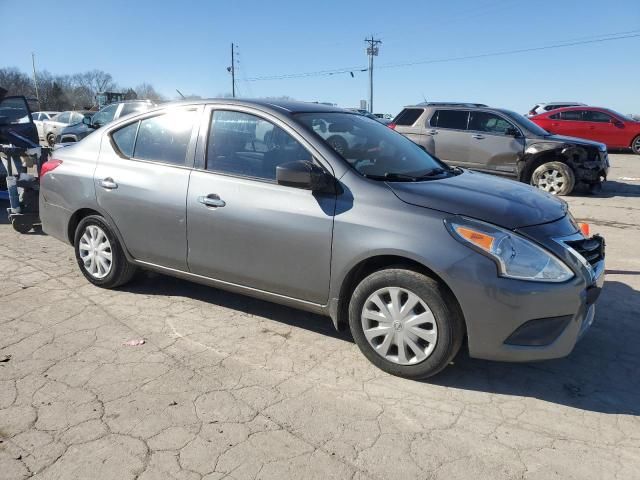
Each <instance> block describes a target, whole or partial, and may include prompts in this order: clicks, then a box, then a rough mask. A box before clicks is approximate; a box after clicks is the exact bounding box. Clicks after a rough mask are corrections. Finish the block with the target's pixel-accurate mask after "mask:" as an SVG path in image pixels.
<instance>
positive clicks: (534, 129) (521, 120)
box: [500, 110, 551, 137]
mask: <svg viewBox="0 0 640 480" xmlns="http://www.w3.org/2000/svg"><path fill="white" fill-rule="evenodd" d="M500 111H501V112H502V113H504V114H505V115H507V116H508V117H509V118H511V120H513V121H514V122H516V123H517V124H518V125H520V126H521V127H522V128H524V129H525V130H529V131H530V132H531V133H533V134H534V135H540V136H541V137H546V136H547V135H551V134H550V133H549V132H547V131H546V130H545V129H544V128H542V127H541V126H540V125H537V124H535V123H533V122H532V121H531V120H529V119H528V118H527V117H525V116H524V115H520V114H519V113H516V112H512V111H511V110H500Z"/></svg>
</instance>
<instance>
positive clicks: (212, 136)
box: [187, 107, 336, 304]
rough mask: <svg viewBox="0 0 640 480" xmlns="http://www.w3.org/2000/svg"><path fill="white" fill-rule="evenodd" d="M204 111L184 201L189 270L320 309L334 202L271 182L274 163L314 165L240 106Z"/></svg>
mask: <svg viewBox="0 0 640 480" xmlns="http://www.w3.org/2000/svg"><path fill="white" fill-rule="evenodd" d="M210 112H211V115H210V119H209V118H208V119H207V125H206V126H204V125H203V126H202V127H201V131H203V132H205V134H203V135H201V136H200V139H199V143H198V154H197V162H200V163H201V165H200V167H201V168H198V169H195V170H194V171H193V173H192V174H191V181H190V184H189V194H188V198H187V215H188V222H187V225H188V227H187V229H188V241H189V256H188V261H189V269H190V271H191V272H192V273H195V274H198V275H203V276H206V277H210V278H214V279H216V280H220V281H224V282H228V283H231V284H234V285H241V286H244V287H250V288H253V289H257V290H261V291H266V292H270V293H274V294H278V295H284V296H287V297H293V298H296V299H300V300H304V301H307V302H312V303H317V304H325V303H326V302H327V301H328V295H329V275H330V264H331V241H332V235H333V218H334V212H335V204H336V195H335V193H318V192H311V191H310V190H303V189H299V188H294V187H288V186H283V185H278V184H277V183H276V181H275V178H276V167H277V165H279V164H281V163H284V162H289V161H295V160H309V161H314V162H316V163H317V164H319V165H322V163H321V162H318V161H317V160H315V159H314V154H313V153H312V149H311V147H310V146H309V145H308V144H306V142H305V141H304V139H303V138H302V137H301V136H300V135H299V134H297V133H296V132H295V131H293V130H291V129H290V128H289V127H288V126H287V125H286V124H284V123H282V122H281V121H279V120H277V119H274V118H271V117H269V116H267V115H266V114H262V113H259V112H254V111H253V110H251V109H245V108H241V107H238V108H237V109H234V108H231V107H225V108H224V109H211V110H210ZM324 168H325V169H326V170H328V171H330V169H329V168H328V166H326V165H325V166H324Z"/></svg>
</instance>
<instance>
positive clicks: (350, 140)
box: [295, 112, 446, 180]
mask: <svg viewBox="0 0 640 480" xmlns="http://www.w3.org/2000/svg"><path fill="white" fill-rule="evenodd" d="M295 118H296V119H297V120H298V121H299V122H300V123H301V124H302V125H303V126H304V127H305V128H306V129H307V130H308V131H309V132H311V133H313V134H315V135H316V136H317V137H319V138H320V139H321V140H323V141H324V142H325V143H326V144H327V145H328V146H330V147H331V148H333V149H334V150H335V151H336V152H337V153H338V154H339V155H340V156H341V157H342V158H344V159H345V160H346V161H347V163H348V164H349V165H350V166H351V167H352V168H353V169H355V170H356V171H357V172H358V173H359V174H361V175H363V176H366V177H370V178H374V179H390V180H402V178H400V177H401V176H402V177H406V176H411V177H414V176H415V177H422V176H424V175H427V174H433V173H434V172H435V171H438V172H440V171H442V172H444V171H445V169H446V167H445V165H444V164H442V163H440V162H438V161H437V160H436V159H434V158H433V157H431V156H430V155H429V154H428V153H427V152H425V151H424V150H423V149H422V148H421V147H419V146H418V145H416V144H415V143H413V142H412V141H411V140H409V139H408V138H406V137H405V136H403V135H400V134H399V133H398V132H395V131H393V130H392V129H390V128H388V127H386V126H385V125H383V124H381V123H380V122H378V121H376V120H371V119H369V118H366V117H363V116H361V115H354V114H348V113H339V112H331V113H325V112H314V113H298V114H296V115H295ZM404 180H411V178H404Z"/></svg>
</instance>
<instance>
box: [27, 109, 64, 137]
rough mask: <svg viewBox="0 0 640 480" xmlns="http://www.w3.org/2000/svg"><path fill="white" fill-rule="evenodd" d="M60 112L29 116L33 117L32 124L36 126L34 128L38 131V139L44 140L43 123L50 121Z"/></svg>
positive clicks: (37, 113) (35, 113)
mask: <svg viewBox="0 0 640 480" xmlns="http://www.w3.org/2000/svg"><path fill="white" fill-rule="evenodd" d="M59 113H60V112H33V113H32V114H31V116H32V117H33V123H35V124H36V128H37V129H38V139H39V140H44V129H43V122H44V121H45V120H51V119H52V118H53V117H55V116H56V115H58V114H59Z"/></svg>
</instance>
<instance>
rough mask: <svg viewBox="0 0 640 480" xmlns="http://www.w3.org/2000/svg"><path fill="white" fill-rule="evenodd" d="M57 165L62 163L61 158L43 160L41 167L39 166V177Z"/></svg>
mask: <svg viewBox="0 0 640 480" xmlns="http://www.w3.org/2000/svg"><path fill="white" fill-rule="evenodd" d="M59 165H62V160H56V159H55V158H52V159H51V160H49V161H47V162H44V163H43V164H42V167H40V177H41V178H42V177H44V176H45V174H47V173H49V172H50V171H51V170H53V169H54V168H57V167H58V166H59Z"/></svg>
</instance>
